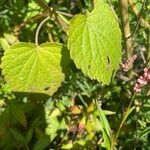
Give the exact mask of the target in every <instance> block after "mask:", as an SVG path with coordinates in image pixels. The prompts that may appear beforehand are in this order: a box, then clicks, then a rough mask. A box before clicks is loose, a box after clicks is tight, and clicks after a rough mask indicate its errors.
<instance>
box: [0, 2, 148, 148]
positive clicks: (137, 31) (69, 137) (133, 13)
mask: <svg viewBox="0 0 150 150" xmlns="http://www.w3.org/2000/svg"><path fill="white" fill-rule="evenodd" d="M108 3H109V5H110V7H111V9H113V11H115V12H116V14H117V16H118V22H119V25H120V28H121V29H122V33H123V34H122V46H123V49H122V51H123V57H122V62H123V63H125V62H126V60H130V58H132V57H133V55H134V56H136V57H137V58H136V59H135V61H134V62H133V64H132V63H131V64H130V65H129V68H128V69H129V70H128V71H127V72H125V70H124V68H122V66H121V65H120V69H119V70H118V72H117V74H116V76H115V78H114V79H113V80H112V82H111V84H110V85H108V86H104V85H102V84H101V83H99V82H97V81H95V80H90V79H89V78H88V77H87V76H85V75H84V74H83V73H82V71H80V70H78V69H77V68H76V66H75V64H74V63H73V61H71V62H70V63H69V66H68V69H67V70H66V71H67V74H66V77H65V81H64V82H63V83H62V85H61V87H60V88H59V89H58V91H57V92H56V93H55V94H54V95H53V96H51V97H50V96H47V95H44V94H33V93H18V92H11V91H10V89H9V86H8V85H7V83H6V82H5V80H4V78H3V76H2V75H1V77H0V86H1V88H0V149H1V150H32V149H33V150H46V149H51V150H52V149H77V150H79V149H86V150H91V149H92V150H95V149H108V147H109V146H108V145H109V144H110V143H111V145H112V143H113V142H114V143H113V144H114V146H113V147H114V149H117V150H127V149H128V150H148V149H150V142H149V141H150V91H149V89H150V88H149V87H150V85H149V84H147V85H146V86H145V87H144V88H142V91H141V92H139V93H137V94H136V95H135V97H134V99H133V103H132V105H133V107H132V108H133V111H132V113H131V114H130V115H129V116H128V118H127V120H126V122H125V123H123V125H122V126H121V125H120V122H121V119H122V118H123V116H124V112H126V108H127V107H128V105H129V103H130V101H131V98H132V97H133V93H134V92H133V87H134V85H135V83H136V82H137V79H138V76H140V75H142V74H143V69H144V68H149V59H150V23H149V22H150V1H149V0H147V1H146V0H119V1H117V0H110V1H108ZM47 7H48V8H54V10H56V11H58V12H59V14H61V12H65V13H62V16H63V21H62V20H53V19H51V20H49V21H48V22H47V23H45V24H44V25H43V27H42V29H41V31H40V35H39V43H43V42H46V41H49V42H61V43H66V41H67V34H66V32H67V27H68V26H67V24H66V23H67V22H69V20H70V19H71V18H72V17H73V16H74V15H75V14H78V13H83V14H85V13H86V12H88V11H91V10H92V9H93V1H92V0H59V1H58V0H55V1H54V0H45V2H44V1H42V0H35V1H32V0H0V37H1V38H0V55H1V57H2V56H3V53H4V51H5V49H7V48H8V47H9V46H10V45H12V44H14V43H15V42H17V41H23V42H34V40H35V32H36V29H37V27H38V25H39V24H40V22H41V21H42V20H43V19H44V18H45V17H46V16H47V15H48V12H47V11H46V10H47ZM64 20H65V21H64ZM99 106H100V107H99ZM128 113H129V112H128ZM106 117H107V118H106ZM119 128H121V131H120V132H119V138H117V139H116V141H114V139H115V138H114V137H116V133H117V131H118V129H119ZM104 129H105V131H104ZM108 132H109V133H110V136H109V138H108V136H107V133H108ZM107 140H108V141H107Z"/></svg>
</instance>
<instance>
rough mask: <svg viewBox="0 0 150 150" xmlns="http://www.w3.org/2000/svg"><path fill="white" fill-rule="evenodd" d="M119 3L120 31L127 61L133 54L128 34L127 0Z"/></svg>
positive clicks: (120, 0)
mask: <svg viewBox="0 0 150 150" xmlns="http://www.w3.org/2000/svg"><path fill="white" fill-rule="evenodd" d="M119 2H120V11H121V24H122V31H123V38H124V41H125V49H126V51H125V52H126V53H125V54H126V57H127V59H128V58H129V57H131V56H132V53H133V46H132V39H131V37H130V38H128V37H129V36H130V35H131V32H130V25H129V14H128V1H127V0H119Z"/></svg>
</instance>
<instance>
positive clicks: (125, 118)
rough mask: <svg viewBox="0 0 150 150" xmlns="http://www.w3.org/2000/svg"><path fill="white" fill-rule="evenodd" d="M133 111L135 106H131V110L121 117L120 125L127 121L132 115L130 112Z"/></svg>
mask: <svg viewBox="0 0 150 150" xmlns="http://www.w3.org/2000/svg"><path fill="white" fill-rule="evenodd" d="M134 109H135V106H133V107H132V108H130V109H129V111H127V112H126V113H125V115H124V117H123V121H122V124H124V122H125V121H126V120H127V118H128V116H129V115H130V114H131V113H132V111H133V110H134Z"/></svg>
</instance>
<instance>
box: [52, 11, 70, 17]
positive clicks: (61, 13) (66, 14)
mask: <svg viewBox="0 0 150 150" xmlns="http://www.w3.org/2000/svg"><path fill="white" fill-rule="evenodd" d="M55 12H56V13H57V14H60V15H64V16H67V17H71V18H72V17H73V15H72V14H69V13H66V12H62V11H55Z"/></svg>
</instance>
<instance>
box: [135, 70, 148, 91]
mask: <svg viewBox="0 0 150 150" xmlns="http://www.w3.org/2000/svg"><path fill="white" fill-rule="evenodd" d="M149 81H150V68H144V73H143V76H140V77H139V78H138V80H137V83H136V84H135V85H134V88H133V90H134V91H135V92H137V93H138V92H141V89H142V87H143V86H145V85H147V83H148V82H149Z"/></svg>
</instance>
